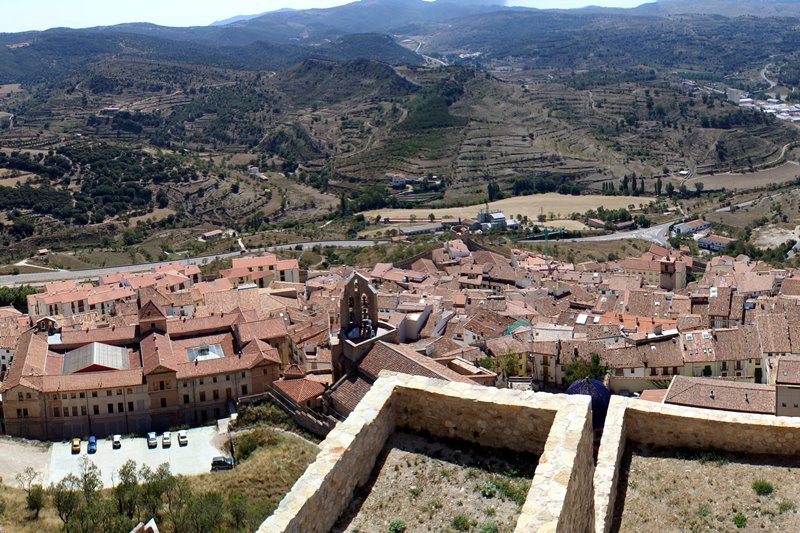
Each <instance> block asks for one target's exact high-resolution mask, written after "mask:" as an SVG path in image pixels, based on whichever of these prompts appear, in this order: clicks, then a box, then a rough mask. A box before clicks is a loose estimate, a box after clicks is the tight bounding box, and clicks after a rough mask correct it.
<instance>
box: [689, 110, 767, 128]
mask: <svg viewBox="0 0 800 533" xmlns="http://www.w3.org/2000/svg"><path fill="white" fill-rule="evenodd" d="M771 120H773V119H772V117H771V115H768V114H766V113H762V112H761V111H744V110H742V109H739V110H736V111H731V112H728V113H722V114H719V115H703V116H702V117H701V118H700V126H701V127H703V128H714V129H720V130H729V129H731V128H736V127H739V126H759V125H762V124H769V123H770V121H771Z"/></svg>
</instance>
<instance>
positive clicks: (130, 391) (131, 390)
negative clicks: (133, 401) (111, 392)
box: [125, 389, 133, 394]
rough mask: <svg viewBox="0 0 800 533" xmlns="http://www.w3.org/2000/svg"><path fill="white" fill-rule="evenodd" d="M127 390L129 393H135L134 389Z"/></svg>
mask: <svg viewBox="0 0 800 533" xmlns="http://www.w3.org/2000/svg"><path fill="white" fill-rule="evenodd" d="M125 392H127V393H128V394H133V389H128V390H127V391H125Z"/></svg>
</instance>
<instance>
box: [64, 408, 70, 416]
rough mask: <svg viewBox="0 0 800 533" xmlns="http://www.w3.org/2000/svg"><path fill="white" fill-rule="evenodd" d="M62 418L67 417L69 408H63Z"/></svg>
mask: <svg viewBox="0 0 800 533" xmlns="http://www.w3.org/2000/svg"><path fill="white" fill-rule="evenodd" d="M64 416H69V407H65V408H64Z"/></svg>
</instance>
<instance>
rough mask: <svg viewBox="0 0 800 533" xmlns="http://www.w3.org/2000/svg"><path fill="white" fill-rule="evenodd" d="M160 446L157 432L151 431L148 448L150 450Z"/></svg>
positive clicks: (148, 437)
mask: <svg viewBox="0 0 800 533" xmlns="http://www.w3.org/2000/svg"><path fill="white" fill-rule="evenodd" d="M157 446H158V437H156V434H155V432H153V431H151V432H150V433H148V434H147V447H148V448H155V447H157Z"/></svg>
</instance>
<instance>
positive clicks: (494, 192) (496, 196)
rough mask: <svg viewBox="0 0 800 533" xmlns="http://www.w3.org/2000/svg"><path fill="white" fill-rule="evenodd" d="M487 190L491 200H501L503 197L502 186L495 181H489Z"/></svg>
mask: <svg viewBox="0 0 800 533" xmlns="http://www.w3.org/2000/svg"><path fill="white" fill-rule="evenodd" d="M486 190H487V194H488V196H489V201H490V202H493V201H495V200H500V199H501V198H502V197H503V193H502V192H500V186H499V185H498V184H497V183H495V182H494V181H490V182H489V184H488V185H487V186H486Z"/></svg>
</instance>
